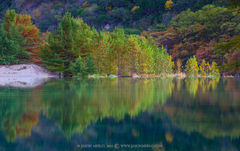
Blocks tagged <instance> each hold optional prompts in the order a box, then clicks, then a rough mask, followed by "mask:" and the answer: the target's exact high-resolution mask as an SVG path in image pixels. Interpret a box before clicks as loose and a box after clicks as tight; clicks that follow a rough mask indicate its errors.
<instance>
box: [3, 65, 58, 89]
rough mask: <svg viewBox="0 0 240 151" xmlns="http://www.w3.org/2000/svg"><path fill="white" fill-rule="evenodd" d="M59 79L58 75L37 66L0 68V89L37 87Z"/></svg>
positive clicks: (4, 66) (5, 66)
mask: <svg viewBox="0 0 240 151" xmlns="http://www.w3.org/2000/svg"><path fill="white" fill-rule="evenodd" d="M57 77H58V75H57V74H56V73H52V72H49V71H48V70H46V69H44V68H42V67H40V66H38V65H35V64H20V65H11V66H7V65H2V66H0V87H8V86H11V87H36V86H38V85H41V84H42V83H44V82H46V81H48V80H49V79H51V78H57Z"/></svg>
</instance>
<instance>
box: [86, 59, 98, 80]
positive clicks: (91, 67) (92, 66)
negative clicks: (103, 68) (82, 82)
mask: <svg viewBox="0 0 240 151" xmlns="http://www.w3.org/2000/svg"><path fill="white" fill-rule="evenodd" d="M96 72H97V67H96V66H95V64H94V60H93V57H92V56H88V57H87V73H88V74H90V75H92V74H95V73H96Z"/></svg>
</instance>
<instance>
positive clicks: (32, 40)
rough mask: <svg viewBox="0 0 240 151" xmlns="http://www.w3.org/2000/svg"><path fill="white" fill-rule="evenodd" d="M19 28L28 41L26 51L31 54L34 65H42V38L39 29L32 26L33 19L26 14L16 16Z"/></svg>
mask: <svg viewBox="0 0 240 151" xmlns="http://www.w3.org/2000/svg"><path fill="white" fill-rule="evenodd" d="M15 25H16V26H17V27H19V28H20V29H21V35H22V37H23V38H25V39H26V43H25V46H24V47H25V49H26V51H27V52H28V53H29V55H30V57H31V60H32V62H33V63H37V64H39V63H41V61H40V58H39V55H40V36H39V30H38V28H37V27H36V26H35V25H34V24H32V22H31V17H30V16H29V15H25V14H17V15H16V24H15Z"/></svg>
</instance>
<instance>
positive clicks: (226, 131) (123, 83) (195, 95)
mask: <svg viewBox="0 0 240 151" xmlns="http://www.w3.org/2000/svg"><path fill="white" fill-rule="evenodd" d="M239 137H240V79H234V78H228V79H185V80H181V79H141V80H140V79H98V80H95V79H86V80H74V79H61V80H54V81H49V82H47V83H45V84H43V85H41V86H38V87H35V88H13V87H0V151H2V150H3V151H4V150H6V151H8V150H21V151H22V150H23V151H28V150H29V151H40V150H44V151H48V150H50V151H52V150H53V151H69V150H70V151H71V150H75V151H78V150H79V151H81V150H83V151H88V150H92V151H96V150H100V151H101V150H121V151H125V150H136V151H148V150H149V151H151V150H152V151H197V150H199V151H210V150H214V151H220V150H226V151H238V150H240V138H239Z"/></svg>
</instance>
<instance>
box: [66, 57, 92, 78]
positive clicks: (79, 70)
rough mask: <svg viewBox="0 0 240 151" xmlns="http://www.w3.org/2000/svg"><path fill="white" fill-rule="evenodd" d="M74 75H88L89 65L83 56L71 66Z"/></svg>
mask: <svg viewBox="0 0 240 151" xmlns="http://www.w3.org/2000/svg"><path fill="white" fill-rule="evenodd" d="M70 69H71V71H72V73H73V75H74V76H80V77H81V76H86V75H87V70H88V68H87V65H86V63H85V62H84V61H83V59H82V58H81V57H78V58H77V59H76V61H75V62H74V63H72V64H71V67H70Z"/></svg>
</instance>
